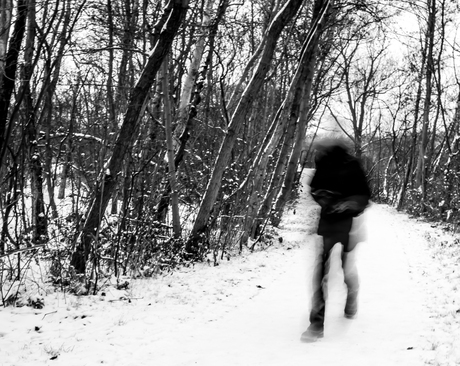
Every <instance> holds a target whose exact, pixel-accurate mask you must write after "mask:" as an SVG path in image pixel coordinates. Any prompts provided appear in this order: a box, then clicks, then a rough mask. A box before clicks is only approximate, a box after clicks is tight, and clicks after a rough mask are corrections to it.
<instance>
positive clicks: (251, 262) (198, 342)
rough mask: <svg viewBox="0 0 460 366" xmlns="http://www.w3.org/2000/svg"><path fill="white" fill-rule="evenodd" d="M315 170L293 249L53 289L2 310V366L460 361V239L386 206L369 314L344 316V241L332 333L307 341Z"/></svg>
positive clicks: (285, 234)
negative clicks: (117, 285) (110, 283)
mask: <svg viewBox="0 0 460 366" xmlns="http://www.w3.org/2000/svg"><path fill="white" fill-rule="evenodd" d="M309 174H311V172H310V171H307V172H306V173H305V174H304V178H303V181H304V189H303V192H302V193H301V196H300V197H299V198H298V200H297V202H296V204H295V205H294V206H293V207H290V209H289V210H287V211H286V213H285V217H284V219H283V222H282V226H281V227H280V228H279V229H278V235H279V237H280V238H282V239H283V240H282V243H280V242H279V241H278V240H277V238H275V240H274V242H273V245H271V246H267V247H266V248H264V249H263V250H261V249H260V250H259V251H257V252H255V253H252V254H251V253H244V254H243V255H241V256H239V257H233V258H231V260H230V261H227V260H225V261H223V262H221V263H220V265H219V266H212V265H210V264H207V263H201V264H197V265H195V266H194V267H193V268H183V269H181V270H178V271H176V272H175V273H172V274H168V275H163V276H158V277H157V278H150V279H137V280H131V281H130V286H129V288H128V289H126V290H123V291H119V290H115V289H114V288H111V287H110V288H107V289H105V290H104V291H105V293H104V294H102V293H100V294H98V295H96V296H86V297H77V296H73V295H69V294H63V293H62V292H58V291H54V292H53V291H50V288H47V287H46V286H45V285H43V291H45V290H48V291H47V292H48V293H47V294H42V296H43V298H44V303H45V306H44V307H43V308H42V309H33V308H32V307H28V306H24V307H21V308H14V307H6V308H0V365H1V366H6V365H21V366H22V365H98V364H103V365H115V364H116V365H153V364H155V365H166V366H179V365H184V366H185V365H187V366H188V365H200V366H201V365H224V366H225V365H232V366H236V365H242V366H243V365H244V366H253V365H264V366H271V365H273V366H278V365H280V366H281V365H311V366H315V365H321V366H325V365H342V366H348V365H350V366H351V365H353V366H355V365H361V364H366V365H373V366H374V365H382V366H391V365H404V366H411V365H414V366H415V365H417V366H419V365H449V366H450V365H459V364H460V296H459V294H458V286H459V279H460V269H459V258H460V249H459V248H460V247H459V240H458V239H457V237H456V236H452V235H450V234H449V233H447V232H446V231H444V230H443V229H442V227H434V226H433V225H431V224H429V223H426V222H421V221H417V220H415V219H411V218H409V217H408V216H407V215H405V214H402V213H398V212H396V211H395V210H394V209H392V208H391V207H388V206H385V205H376V204H373V205H372V206H371V207H369V208H368V210H367V212H366V213H365V217H363V219H364V220H365V224H366V226H367V229H368V230H367V231H368V238H367V242H363V243H361V244H360V245H359V247H358V248H357V250H358V252H357V261H358V263H357V265H358V269H359V272H360V280H361V287H360V298H359V306H360V307H359V312H358V316H357V318H356V319H353V320H349V319H345V318H344V317H343V307H344V301H345V288H344V284H343V275H342V273H341V270H340V250H341V247H340V246H339V245H337V246H336V247H335V248H334V251H333V255H332V259H331V271H330V275H329V296H328V300H327V312H326V325H325V337H324V338H323V339H321V340H319V341H318V342H316V343H311V344H306V343H301V342H300V334H301V333H302V332H303V331H304V330H305V329H306V327H307V326H308V314H309V307H310V291H311V289H310V281H311V274H312V270H313V263H314V258H315V253H316V251H317V249H318V246H319V245H320V241H319V240H320V238H319V237H318V236H317V235H316V234H315V225H316V220H317V219H316V218H317V214H318V207H316V206H315V205H314V203H313V202H312V200H311V199H310V198H309V195H308V187H307V182H308V175H309ZM104 295H105V296H104Z"/></svg>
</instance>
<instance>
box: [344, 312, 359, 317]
mask: <svg viewBox="0 0 460 366" xmlns="http://www.w3.org/2000/svg"><path fill="white" fill-rule="evenodd" d="M344 315H345V318H347V319H354V318H356V312H354V313H347V312H346V311H345V313H344Z"/></svg>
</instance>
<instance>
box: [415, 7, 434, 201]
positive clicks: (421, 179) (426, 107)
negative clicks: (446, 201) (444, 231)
mask: <svg viewBox="0 0 460 366" xmlns="http://www.w3.org/2000/svg"><path fill="white" fill-rule="evenodd" d="M428 9H429V15H428V27H427V34H426V39H427V43H428V47H427V51H426V52H427V53H426V58H427V62H426V75H425V83H426V84H425V99H424V103H423V117H422V135H421V138H420V145H419V156H418V162H417V176H416V186H417V187H420V188H421V190H422V207H423V203H424V201H425V198H426V183H427V182H426V180H427V179H426V173H427V171H426V169H427V167H426V147H427V144H428V125H429V122H430V121H429V117H430V106H431V90H432V79H433V76H432V75H433V67H434V65H433V47H434V36H435V34H434V32H435V20H436V0H429V1H428Z"/></svg>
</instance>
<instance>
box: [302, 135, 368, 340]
mask: <svg viewBox="0 0 460 366" xmlns="http://www.w3.org/2000/svg"><path fill="white" fill-rule="evenodd" d="M315 145H316V146H315V148H316V157H315V165H316V171H315V174H314V176H313V179H312V181H311V183H310V187H311V195H312V197H313V199H314V200H315V201H316V202H317V203H318V204H319V205H320V206H321V213H320V219H319V223H318V230H317V233H318V235H320V236H322V240H323V245H322V253H320V254H319V255H318V258H317V263H316V265H315V270H314V274H313V298H312V308H311V312H310V326H309V327H308V329H307V330H306V331H305V332H304V333H303V334H302V336H301V340H302V341H303V342H314V341H316V340H317V339H318V338H322V337H323V336H324V316H325V310H326V301H325V294H326V293H327V286H326V285H327V283H326V282H327V281H326V275H327V271H328V267H327V265H328V264H327V262H328V260H329V257H330V254H331V251H332V249H333V247H334V245H335V244H337V243H341V244H342V245H343V251H342V267H343V270H344V278H345V284H346V286H347V299H346V305H345V309H344V315H345V317H346V318H349V319H351V318H353V317H355V315H356V313H357V308H358V304H357V298H358V290H359V279H358V273H357V270H356V266H355V263H354V258H353V255H354V249H355V247H356V245H357V244H358V242H359V241H361V240H360V239H359V231H360V230H362V229H363V228H359V227H357V226H358V225H357V224H358V223H359V221H360V220H359V219H356V218H357V217H358V216H359V215H361V214H362V213H363V211H364V210H365V208H366V207H367V205H368V203H369V199H370V195H371V193H370V189H369V185H368V182H367V179H366V176H365V173H364V171H363V169H362V167H361V164H360V162H359V160H358V159H357V158H356V157H354V156H352V155H351V154H350V153H349V151H348V150H349V149H348V147H347V143H346V142H345V141H344V140H343V139H341V138H324V139H322V140H321V141H320V142H318V143H316V144H315ZM352 226H354V227H353V232H352V233H350V232H351V231H352Z"/></svg>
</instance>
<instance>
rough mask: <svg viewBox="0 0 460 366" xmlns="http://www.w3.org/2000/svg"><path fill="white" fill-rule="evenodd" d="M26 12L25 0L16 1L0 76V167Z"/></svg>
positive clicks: (8, 132) (5, 141)
mask: <svg viewBox="0 0 460 366" xmlns="http://www.w3.org/2000/svg"><path fill="white" fill-rule="evenodd" d="M7 5H8V4H7ZM27 11H28V8H27V2H26V0H18V1H17V16H16V21H15V23H14V30H13V33H12V35H11V39H10V42H9V48H8V53H7V54H6V60H5V64H4V69H3V73H1V74H0V87H1V89H0V166H2V161H3V157H4V155H5V151H6V147H7V144H8V139H9V135H10V132H11V128H12V124H11V120H10V118H11V116H10V115H9V113H8V110H9V107H10V103H11V96H12V94H13V90H14V83H15V81H16V69H17V66H18V57H19V51H20V49H21V43H22V40H23V38H24V33H25V29H26V19H27ZM8 121H10V123H8Z"/></svg>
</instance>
